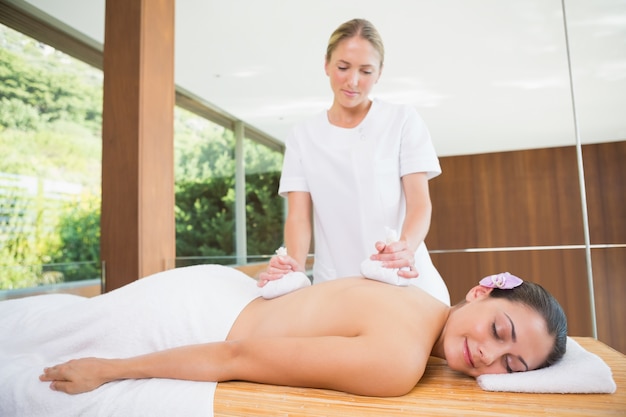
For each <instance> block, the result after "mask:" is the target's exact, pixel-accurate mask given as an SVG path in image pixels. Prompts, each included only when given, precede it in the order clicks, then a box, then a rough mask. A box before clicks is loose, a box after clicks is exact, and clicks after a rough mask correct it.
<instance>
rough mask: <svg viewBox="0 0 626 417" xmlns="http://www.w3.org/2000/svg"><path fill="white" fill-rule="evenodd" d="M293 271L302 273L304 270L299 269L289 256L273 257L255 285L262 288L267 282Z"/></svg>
mask: <svg viewBox="0 0 626 417" xmlns="http://www.w3.org/2000/svg"><path fill="white" fill-rule="evenodd" d="M293 271H304V269H302V268H300V265H298V262H296V260H295V259H293V258H292V257H291V256H289V255H274V256H272V258H271V259H270V262H269V265H268V266H267V269H266V270H265V272H261V273H260V274H259V279H258V280H257V285H258V286H259V287H263V286H265V284H267V283H268V282H269V281H273V280H276V279H280V278H282V277H283V276H284V275H285V274H288V273H290V272H293Z"/></svg>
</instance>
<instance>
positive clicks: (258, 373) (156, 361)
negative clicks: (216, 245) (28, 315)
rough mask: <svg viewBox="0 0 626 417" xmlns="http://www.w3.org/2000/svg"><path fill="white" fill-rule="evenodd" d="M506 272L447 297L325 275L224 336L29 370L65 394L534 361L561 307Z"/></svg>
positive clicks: (370, 385) (346, 379)
mask: <svg viewBox="0 0 626 417" xmlns="http://www.w3.org/2000/svg"><path fill="white" fill-rule="evenodd" d="M491 278H494V279H491ZM514 278H515V277H512V276H511V275H510V274H499V275H498V276H494V277H488V279H485V280H483V281H481V283H483V285H478V286H476V287H474V288H472V289H471V290H469V292H468V293H467V295H466V297H465V300H464V301H463V302H462V303H460V304H457V305H455V306H453V307H448V306H446V305H444V304H443V303H441V302H439V301H438V300H436V299H435V298H433V297H431V296H430V295H428V294H427V293H425V292H423V291H422V290H420V289H419V288H417V287H414V286H408V287H396V286H392V285H389V284H384V283H381V282H377V281H372V280H368V279H365V278H362V277H354V278H345V279H339V280H335V281H328V282H324V283H321V284H318V285H314V286H310V287H307V288H304V289H301V290H298V291H295V292H293V293H290V294H287V295H285V296H282V297H278V298H274V299H271V300H266V299H263V298H256V299H254V300H253V301H251V302H250V303H249V304H248V305H247V306H246V307H245V308H244V309H243V310H242V311H241V313H240V314H239V316H238V317H237V319H236V321H235V322H234V324H233V326H232V327H231V328H230V332H229V334H228V337H227V338H226V340H225V341H223V342H213V343H200V344H194V345H187V346H180V347H177V348H173V349H168V350H163V351H159V352H154V353H149V354H146V355H141V356H135V357H131V358H120V359H99V358H83V359H79V360H72V361H69V362H66V363H63V364H59V365H55V366H52V367H49V368H46V369H45V370H44V372H43V374H42V375H41V376H40V380H41V381H49V382H50V388H51V389H53V390H57V391H62V392H66V393H69V394H76V393H81V392H86V391H91V390H93V389H96V388H98V387H99V386H101V385H102V384H105V383H107V382H110V381H114V380H120V379H141V378H172V379H184V380H192V381H218V382H219V381H228V380H246V381H252V382H258V383H267V384H277V385H288V386H299V387H310V388H326V389H333V390H338V391H345V392H349V393H353V394H358V395H369V396H399V395H403V394H406V393H408V392H409V391H410V390H411V389H412V388H413V387H414V386H415V385H416V384H417V383H418V381H419V380H420V378H421V377H422V375H423V373H424V371H425V368H426V363H427V361H428V358H429V356H431V355H433V356H437V357H440V358H443V359H445V360H446V361H447V363H448V365H449V366H450V368H452V369H453V370H456V371H459V372H462V373H465V374H467V375H470V376H473V377H476V376H478V375H481V374H485V373H506V372H524V371H528V370H533V369H538V368H541V367H544V366H547V365H549V364H551V363H553V362H555V361H557V360H558V359H559V358H560V357H561V356H562V355H563V354H564V352H565V342H566V334H567V323H566V319H565V315H564V313H563V310H562V309H561V307H560V306H559V305H558V303H557V302H556V300H555V299H554V298H553V297H552V296H551V295H550V294H548V293H547V292H546V291H545V290H544V289H543V288H541V287H540V286H538V285H536V284H532V283H529V282H524V283H518V282H515V283H514V284H513V285H517V284H519V285H517V286H515V287H514V288H509V287H511V286H512V285H510V282H511V280H513V279H514ZM251 285H255V284H254V281H252V280H251ZM498 286H501V287H504V288H508V289H501V288H498ZM494 287H495V288H494ZM188 290H189V291H193V289H192V288H189V289H188Z"/></svg>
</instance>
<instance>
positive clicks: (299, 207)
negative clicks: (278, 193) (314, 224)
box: [258, 191, 311, 287]
mask: <svg viewBox="0 0 626 417" xmlns="http://www.w3.org/2000/svg"><path fill="white" fill-rule="evenodd" d="M287 199H288V205H289V210H288V214H287V220H286V221H285V235H284V240H285V246H286V247H287V251H288V254H287V255H286V256H278V255H275V256H272V258H271V259H270V261H269V265H268V266H267V269H266V270H265V271H264V272H261V273H260V274H259V280H258V285H259V286H260V287H262V286H264V285H265V284H266V283H267V282H268V281H272V280H275V279H280V278H282V277H283V275H285V274H287V273H289V272H292V271H301V272H304V271H305V269H306V258H307V255H308V253H309V247H310V245H311V194H309V193H306V192H296V191H292V192H290V193H289V194H288V195H287Z"/></svg>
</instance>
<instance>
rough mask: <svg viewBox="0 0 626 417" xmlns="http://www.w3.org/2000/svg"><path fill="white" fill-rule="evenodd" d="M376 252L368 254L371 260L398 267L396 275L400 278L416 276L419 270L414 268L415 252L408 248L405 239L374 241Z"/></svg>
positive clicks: (386, 265) (394, 267)
mask: <svg viewBox="0 0 626 417" xmlns="http://www.w3.org/2000/svg"><path fill="white" fill-rule="evenodd" d="M375 246H376V250H377V251H378V252H377V253H375V254H373V255H372V256H370V259H371V260H373V261H381V262H382V266H383V267H385V268H390V269H398V276H399V277H402V278H417V277H418V276H419V272H418V271H417V269H416V268H415V253H414V252H413V251H412V250H411V249H409V246H408V245H407V243H406V241H405V240H398V241H396V242H390V243H385V242H380V241H379V242H376V245H375Z"/></svg>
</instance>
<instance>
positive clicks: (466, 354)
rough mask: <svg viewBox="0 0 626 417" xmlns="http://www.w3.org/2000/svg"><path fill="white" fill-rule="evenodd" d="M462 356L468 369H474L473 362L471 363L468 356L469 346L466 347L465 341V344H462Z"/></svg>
mask: <svg viewBox="0 0 626 417" xmlns="http://www.w3.org/2000/svg"><path fill="white" fill-rule="evenodd" d="M463 356H464V357H465V362H467V364H468V365H469V366H470V367H472V368H475V367H476V366H474V361H472V355H471V354H470V350H469V346H468V345H467V339H465V343H464V344H463Z"/></svg>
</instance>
